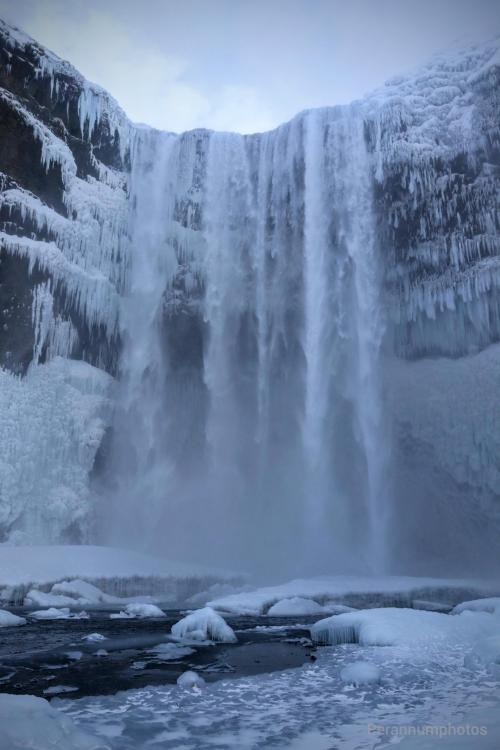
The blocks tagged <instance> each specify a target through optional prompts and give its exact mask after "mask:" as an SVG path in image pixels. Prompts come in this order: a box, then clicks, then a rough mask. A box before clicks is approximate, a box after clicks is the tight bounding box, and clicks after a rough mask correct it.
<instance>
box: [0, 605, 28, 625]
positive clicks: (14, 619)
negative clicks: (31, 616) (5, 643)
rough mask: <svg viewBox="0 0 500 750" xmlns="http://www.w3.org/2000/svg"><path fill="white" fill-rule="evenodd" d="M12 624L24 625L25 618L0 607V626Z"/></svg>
mask: <svg viewBox="0 0 500 750" xmlns="http://www.w3.org/2000/svg"><path fill="white" fill-rule="evenodd" d="M12 625H26V619H25V618H24V617H19V616H18V615H14V614H12V612H8V611H7V610H6V609H0V628H8V627H11V626H12Z"/></svg>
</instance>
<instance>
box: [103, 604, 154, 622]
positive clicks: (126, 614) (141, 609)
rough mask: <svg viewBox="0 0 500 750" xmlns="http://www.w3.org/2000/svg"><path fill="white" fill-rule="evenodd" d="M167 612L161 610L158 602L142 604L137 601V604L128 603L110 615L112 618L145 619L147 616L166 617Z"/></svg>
mask: <svg viewBox="0 0 500 750" xmlns="http://www.w3.org/2000/svg"><path fill="white" fill-rule="evenodd" d="M165 616H166V615H165V612H163V610H161V609H160V608H159V607H157V606H156V604H141V603H139V602H136V603H135V604H127V606H126V607H125V609H124V610H122V611H121V612H116V613H115V612H114V613H113V614H111V615H110V618H111V619H112V620H118V619H128V618H133V617H138V618H140V619H144V618H147V617H165Z"/></svg>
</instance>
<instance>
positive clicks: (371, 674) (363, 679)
mask: <svg viewBox="0 0 500 750" xmlns="http://www.w3.org/2000/svg"><path fill="white" fill-rule="evenodd" d="M380 678H381V671H380V669H379V668H378V667H377V665H376V664H371V663H370V662H367V661H355V662H353V663H352V664H348V665H347V667H344V669H342V671H341V672H340V679H341V680H342V681H343V682H347V683H350V684H353V685H356V686H358V685H373V684H376V683H379V682H380Z"/></svg>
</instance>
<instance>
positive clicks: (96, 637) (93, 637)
mask: <svg viewBox="0 0 500 750" xmlns="http://www.w3.org/2000/svg"><path fill="white" fill-rule="evenodd" d="M105 640H106V636H104V635H101V633H89V634H88V635H84V636H83V638H82V641H89V643H97V642H98V641H105Z"/></svg>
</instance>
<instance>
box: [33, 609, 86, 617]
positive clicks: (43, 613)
mask: <svg viewBox="0 0 500 750" xmlns="http://www.w3.org/2000/svg"><path fill="white" fill-rule="evenodd" d="M29 616H30V617H33V618H34V619H35V620H88V617H89V616H88V614H87V613H86V612H85V611H84V610H82V612H75V613H73V614H71V611H70V609H69V607H62V608H61V609H57V607H49V609H38V610H36V611H35V612H30V613H29Z"/></svg>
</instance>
